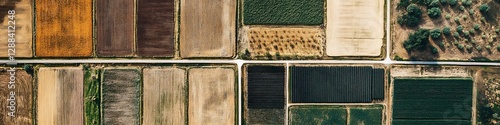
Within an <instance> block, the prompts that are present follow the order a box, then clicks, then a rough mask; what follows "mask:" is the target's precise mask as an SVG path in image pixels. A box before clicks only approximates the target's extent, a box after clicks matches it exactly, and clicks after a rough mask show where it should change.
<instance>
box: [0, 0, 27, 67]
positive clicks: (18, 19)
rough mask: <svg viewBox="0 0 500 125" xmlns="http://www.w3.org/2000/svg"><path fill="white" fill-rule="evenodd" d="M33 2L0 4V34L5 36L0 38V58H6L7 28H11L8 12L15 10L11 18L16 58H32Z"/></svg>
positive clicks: (17, 1) (5, 2) (23, 1)
mask: <svg viewBox="0 0 500 125" xmlns="http://www.w3.org/2000/svg"><path fill="white" fill-rule="evenodd" d="M32 4H33V0H16V1H15V2H14V1H6V0H2V3H0V34H5V36H2V37H0V50H5V51H0V57H8V53H7V52H8V51H7V50H8V38H9V37H8V36H7V34H8V33H9V30H14V29H8V26H13V25H14V24H13V23H9V21H10V20H11V19H10V18H9V15H8V13H9V12H8V11H9V10H15V16H14V17H13V18H12V19H13V21H15V31H16V32H15V33H14V34H15V39H16V41H15V43H16V47H17V48H22V49H17V50H16V57H32V56H33V52H32V50H33V49H32V47H33V40H32V38H33V27H32V26H33V9H32V7H31V5H32Z"/></svg>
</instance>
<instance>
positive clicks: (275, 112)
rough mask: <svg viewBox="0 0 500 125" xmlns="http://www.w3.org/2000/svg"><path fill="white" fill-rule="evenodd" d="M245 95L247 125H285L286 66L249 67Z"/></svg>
mask: <svg viewBox="0 0 500 125" xmlns="http://www.w3.org/2000/svg"><path fill="white" fill-rule="evenodd" d="M245 93H246V95H245V100H246V101H245V104H246V105H245V112H246V114H245V116H246V117H245V122H246V123H247V124H284V117H285V102H286V101H285V67H284V66H257V65H255V66H254V65H249V66H248V67H247V82H246V90H245Z"/></svg>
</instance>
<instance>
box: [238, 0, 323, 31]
mask: <svg viewBox="0 0 500 125" xmlns="http://www.w3.org/2000/svg"><path fill="white" fill-rule="evenodd" d="M243 6H244V7H243V22H244V24H249V25H252V24H258V25H266V24H274V25H321V24H323V17H324V9H323V8H324V1H323V0H244V5H243Z"/></svg>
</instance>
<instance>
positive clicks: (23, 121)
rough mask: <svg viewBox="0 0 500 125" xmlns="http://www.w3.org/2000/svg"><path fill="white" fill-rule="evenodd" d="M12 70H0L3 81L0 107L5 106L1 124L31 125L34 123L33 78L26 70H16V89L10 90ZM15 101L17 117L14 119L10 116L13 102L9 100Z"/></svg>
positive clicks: (0, 77) (0, 110)
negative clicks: (12, 94) (11, 94)
mask: <svg viewBox="0 0 500 125" xmlns="http://www.w3.org/2000/svg"><path fill="white" fill-rule="evenodd" d="M7 70H10V68H5V67H4V68H0V79H1V80H2V81H1V83H0V95H1V96H0V100H2V101H0V105H2V106H4V107H2V108H0V112H2V113H3V114H2V115H0V124H2V125H30V124H32V123H33V121H32V117H33V113H32V109H33V101H32V100H33V98H32V96H33V88H32V87H33V78H32V76H31V74H29V73H28V72H26V71H24V70H20V69H16V74H15V77H16V80H15V84H14V85H15V88H13V90H11V89H9V86H11V87H14V86H12V85H9V83H8V82H9V79H10V77H11V75H10V72H8V71H7ZM10 92H14V93H15V96H14V97H13V98H12V96H9V95H10ZM9 99H10V100H12V99H15V101H12V102H15V104H16V106H15V108H16V109H15V110H16V112H15V117H14V118H12V117H10V116H8V115H7V114H8V112H10V111H11V108H10V107H8V106H9V105H10V104H9V103H10V102H11V101H8V100H9Z"/></svg>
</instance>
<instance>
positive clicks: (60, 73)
mask: <svg viewBox="0 0 500 125" xmlns="http://www.w3.org/2000/svg"><path fill="white" fill-rule="evenodd" d="M83 81H84V73H83V69H82V68H81V67H58V68H40V69H39V70H38V76H37V86H38V88H37V92H38V94H37V100H36V104H37V106H36V112H37V113H36V114H37V116H36V119H37V124H39V125H52V124H58V125H68V124H74V125H83V123H84V116H83V115H84V114H85V113H84V111H83V109H84V99H83V97H84V96H83V89H84V87H83V85H84V83H83Z"/></svg>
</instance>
